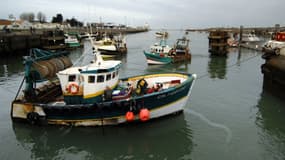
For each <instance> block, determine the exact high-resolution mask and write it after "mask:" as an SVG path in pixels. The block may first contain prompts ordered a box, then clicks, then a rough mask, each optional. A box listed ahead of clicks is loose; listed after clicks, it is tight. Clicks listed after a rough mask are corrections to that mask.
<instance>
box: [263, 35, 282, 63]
mask: <svg viewBox="0 0 285 160" xmlns="http://www.w3.org/2000/svg"><path fill="white" fill-rule="evenodd" d="M262 50H263V52H264V54H263V58H264V59H267V58H268V57H271V56H274V55H276V56H278V55H282V56H285V32H277V33H276V34H274V36H273V37H272V39H271V40H269V41H267V42H266V43H265V45H264V46H263V48H262Z"/></svg>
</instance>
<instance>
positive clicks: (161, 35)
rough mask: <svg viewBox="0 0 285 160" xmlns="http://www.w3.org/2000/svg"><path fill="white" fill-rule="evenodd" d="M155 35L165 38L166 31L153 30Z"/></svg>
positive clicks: (166, 35)
mask: <svg viewBox="0 0 285 160" xmlns="http://www.w3.org/2000/svg"><path fill="white" fill-rule="evenodd" d="M155 36H156V37H157V38H167V37H168V32H167V31H157V32H155Z"/></svg>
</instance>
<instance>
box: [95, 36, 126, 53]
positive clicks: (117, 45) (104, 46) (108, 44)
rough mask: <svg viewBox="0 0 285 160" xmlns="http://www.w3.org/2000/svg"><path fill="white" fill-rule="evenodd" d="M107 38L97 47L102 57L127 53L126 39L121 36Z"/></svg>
mask: <svg viewBox="0 0 285 160" xmlns="http://www.w3.org/2000/svg"><path fill="white" fill-rule="evenodd" d="M111 37H112V38H110V37H107V36H106V35H105V36H104V37H103V38H102V39H101V40H98V41H95V45H96V47H97V49H98V51H100V52H101V54H102V55H117V54H119V53H126V52H127V44H126V39H125V37H124V36H122V35H121V34H120V35H118V36H111Z"/></svg>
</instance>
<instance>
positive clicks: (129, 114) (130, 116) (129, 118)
mask: <svg viewBox="0 0 285 160" xmlns="http://www.w3.org/2000/svg"><path fill="white" fill-rule="evenodd" d="M134 119H135V116H134V113H133V112H132V111H128V112H127V113H126V120H127V121H128V122H131V121H133V120H134Z"/></svg>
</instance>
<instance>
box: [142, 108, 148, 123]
mask: <svg viewBox="0 0 285 160" xmlns="http://www.w3.org/2000/svg"><path fill="white" fill-rule="evenodd" d="M140 120H141V121H143V122H144V121H147V120H149V110H148V109H146V108H143V109H141V111H140Z"/></svg>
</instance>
